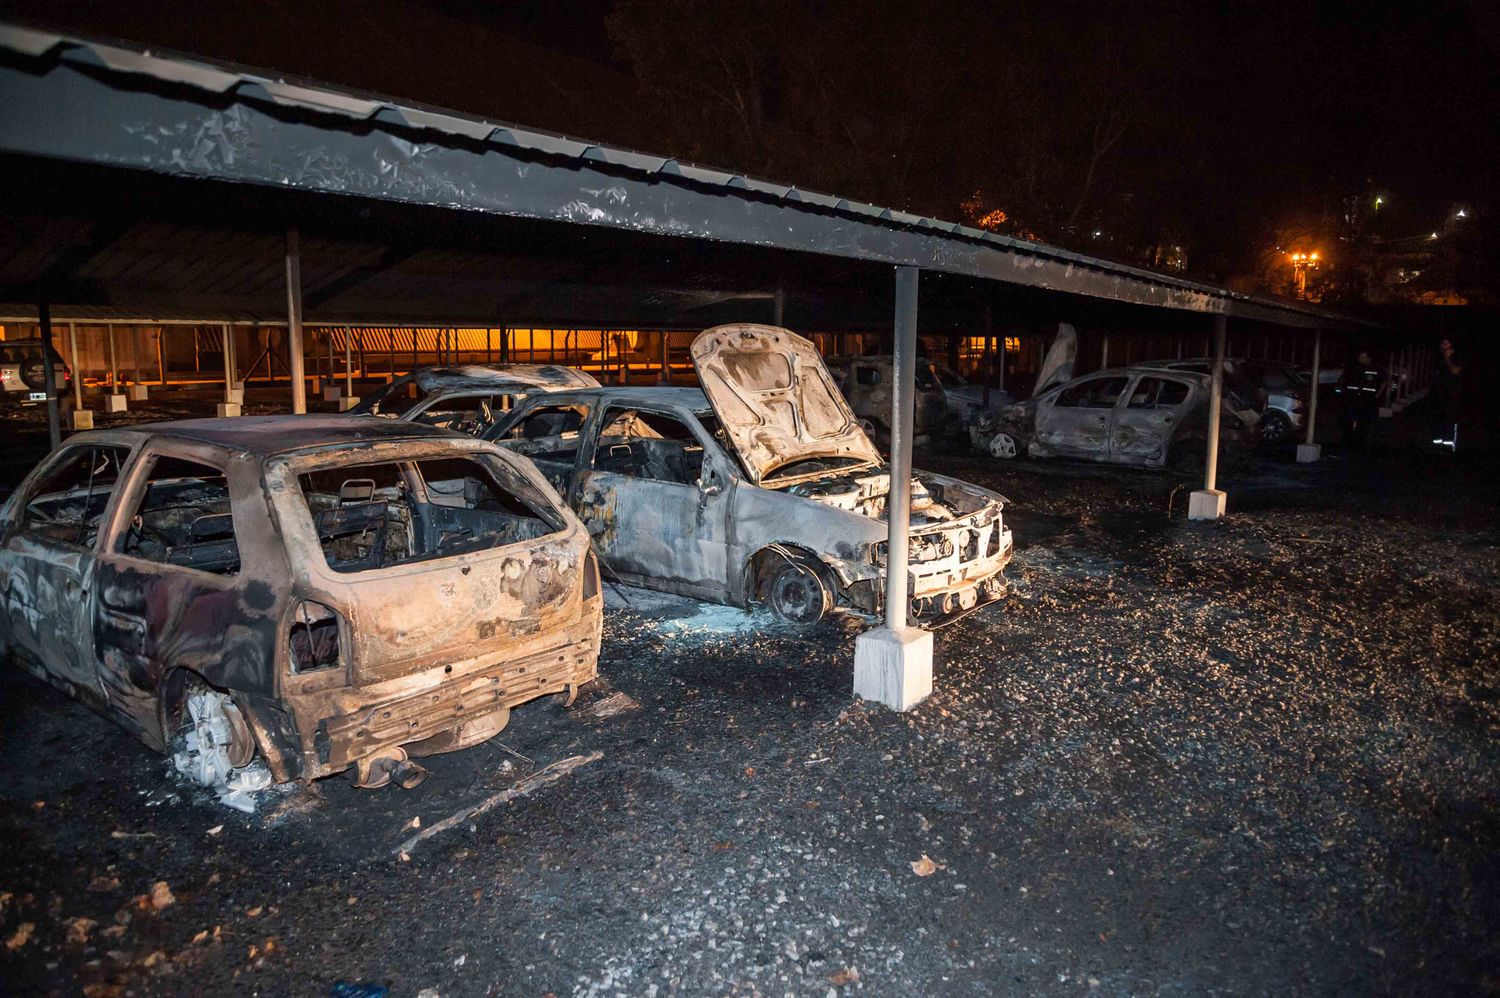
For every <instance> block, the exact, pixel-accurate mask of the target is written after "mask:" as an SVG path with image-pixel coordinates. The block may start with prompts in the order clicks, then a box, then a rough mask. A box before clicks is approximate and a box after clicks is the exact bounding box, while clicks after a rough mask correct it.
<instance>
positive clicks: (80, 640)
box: [0, 436, 141, 712]
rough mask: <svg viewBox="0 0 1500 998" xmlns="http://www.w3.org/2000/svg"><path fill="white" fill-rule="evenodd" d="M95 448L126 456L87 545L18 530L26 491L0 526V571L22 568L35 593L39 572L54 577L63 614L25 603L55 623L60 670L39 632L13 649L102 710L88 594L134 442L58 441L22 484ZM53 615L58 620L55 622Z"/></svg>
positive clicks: (135, 455)
mask: <svg viewBox="0 0 1500 998" xmlns="http://www.w3.org/2000/svg"><path fill="white" fill-rule="evenodd" d="M97 447H115V448H119V449H121V450H124V451H125V452H126V454H125V458H124V460H122V461H121V462H120V472H119V477H118V478H117V479H116V480H115V485H114V489H113V490H112V492H111V493H110V497H109V501H108V502H107V503H105V505H104V509H103V510H101V511H100V514H99V527H98V530H97V531H96V532H95V534H94V542H93V544H92V546H90V547H81V546H79V545H74V544H62V543H60V542H59V543H55V542H47V541H43V540H41V539H39V538H36V537H34V536H32V535H30V534H27V533H25V532H24V531H23V530H22V529H21V519H22V515H24V511H25V508H26V503H27V501H28V500H29V498H30V492H29V491H28V492H26V493H22V494H19V495H18V496H17V497H16V505H15V506H14V507H13V508H14V510H15V511H16V513H17V514H18V515H17V516H16V518H15V520H13V521H12V522H10V523H7V524H5V525H4V535H3V537H0V554H3V557H4V558H5V559H6V560H7V561H10V562H12V567H10V568H7V569H6V570H5V571H4V573H3V574H6V575H9V574H11V573H14V572H17V571H22V572H24V573H25V575H26V579H25V582H24V584H25V585H26V586H28V587H29V588H30V590H31V591H32V592H33V594H35V593H36V592H39V591H40V587H39V586H38V585H37V584H38V583H39V582H41V581H44V579H43V577H44V576H54V577H55V578H54V579H53V580H52V581H51V583H50V586H49V589H50V591H52V592H54V593H55V592H61V593H62V594H63V595H62V597H61V598H60V599H59V600H58V602H59V604H60V605H66V606H67V607H68V608H69V609H68V610H67V612H66V613H63V612H62V611H61V608H60V606H59V608H56V609H50V608H49V607H44V606H38V605H32V606H31V611H32V613H33V614H35V615H36V616H37V618H38V619H50V620H52V621H55V622H59V623H60V624H61V626H55V629H54V630H53V632H52V635H51V636H52V637H53V638H54V639H55V640H56V643H57V645H58V646H59V647H60V648H61V650H62V652H63V655H64V656H65V657H66V659H67V661H66V662H65V664H64V667H63V668H59V667H58V666H57V665H56V664H55V663H54V662H50V661H48V658H47V656H46V655H45V654H44V653H43V652H42V651H41V644H42V642H41V637H42V635H41V634H40V633H38V635H37V640H36V642H35V644H36V647H35V648H32V647H27V648H22V649H17V650H19V651H21V652H22V659H23V661H24V662H25V664H26V665H27V667H28V671H30V672H32V673H33V674H34V675H36V676H37V677H38V678H40V679H42V680H44V681H46V682H48V683H50V684H52V685H54V686H57V687H59V688H60V689H62V690H64V692H67V693H68V694H69V695H71V696H75V697H77V698H78V699H80V700H82V701H84V702H85V703H87V704H89V705H90V706H93V707H95V708H96V709H99V710H101V711H106V712H107V711H108V710H109V708H110V704H109V700H108V696H107V695H106V693H105V691H104V689H103V687H102V685H101V682H100V677H99V675H98V669H97V666H96V664H95V661H96V660H95V656H94V642H93V612H92V593H93V590H94V582H95V575H96V569H97V563H98V555H99V551H100V550H101V547H100V545H101V544H103V543H104V541H105V538H106V537H107V536H108V535H109V528H110V523H111V521H112V520H113V518H114V517H115V515H116V513H117V511H118V509H119V503H120V495H121V493H122V492H123V491H124V487H125V484H126V483H127V482H128V481H129V480H130V476H131V475H132V474H133V473H134V472H133V469H134V468H135V467H136V465H137V462H138V460H139V458H140V451H141V447H140V441H138V440H132V439H129V438H119V437H111V436H101V437H97V438H94V439H91V440H88V441H80V442H78V443H76V444H70V445H64V446H63V447H60V448H58V449H57V450H56V451H54V452H53V453H52V454H51V455H49V456H48V458H47V459H46V461H45V462H44V463H43V464H42V465H41V466H40V467H39V468H38V469H37V470H36V471H35V472H34V473H33V474H32V475H31V476H29V479H28V484H27V488H28V489H32V488H34V483H37V482H40V481H41V480H42V479H43V478H45V477H46V476H47V475H48V474H50V473H51V472H52V471H54V470H56V468H57V467H59V466H60V465H61V464H62V463H63V462H64V461H66V460H67V459H68V458H67V455H69V454H70V453H72V452H75V451H79V450H83V449H92V448H97ZM18 544H19V545H20V549H19V550H18V549H17V545H18ZM22 559H25V560H27V561H30V562H31V563H32V564H33V567H31V568H30V569H25V568H23V567H22V566H21V565H20V564H17V563H18V562H20V561H21V560H22ZM13 585H14V582H13V581H12V580H7V581H6V586H5V591H6V594H7V595H6V599H5V604H6V609H7V612H8V613H10V614H12V615H14V614H15V613H16V612H20V611H19V610H17V609H11V606H12V600H11V599H10V597H9V593H10V592H11V591H12V586H13ZM33 598H36V597H35V596H34V597H33ZM49 610H50V612H49ZM59 618H62V619H61V621H59ZM12 619H14V616H12Z"/></svg>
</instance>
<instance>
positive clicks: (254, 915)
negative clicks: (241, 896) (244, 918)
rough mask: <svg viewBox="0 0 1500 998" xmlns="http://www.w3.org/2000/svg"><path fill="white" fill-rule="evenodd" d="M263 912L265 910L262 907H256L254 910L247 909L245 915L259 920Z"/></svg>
mask: <svg viewBox="0 0 1500 998" xmlns="http://www.w3.org/2000/svg"><path fill="white" fill-rule="evenodd" d="M263 911H265V908H263V907H261V906H260V905H256V906H255V907H254V908H246V909H245V914H247V915H249V916H250V917H251V918H259V917H260V913H261V912H263Z"/></svg>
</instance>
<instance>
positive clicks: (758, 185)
mask: <svg viewBox="0 0 1500 998" xmlns="http://www.w3.org/2000/svg"><path fill="white" fill-rule="evenodd" d="M0 49H8V50H10V51H12V52H15V53H19V54H21V55H24V56H28V57H31V58H56V59H58V60H60V61H62V62H65V63H70V64H74V65H79V66H87V67H92V68H94V69H98V70H105V71H108V72H111V73H120V74H135V75H145V76H149V77H152V78H154V79H156V80H159V81H163V82H168V83H173V84H178V85H182V86H188V87H194V88H198V89H201V90H204V91H206V92H209V93H213V94H219V95H228V96H233V97H234V98H235V99H237V100H240V101H251V102H255V101H259V102H265V103H270V104H274V105H277V106H281V107H292V108H297V109H300V110H303V111H310V112H314V113H316V114H326V115H336V116H340V117H343V118H348V119H354V120H359V121H369V122H372V123H377V124H394V125H400V126H404V127H407V128H417V129H423V130H427V131H431V132H435V133H439V134H442V135H447V136H452V137H455V138H459V139H462V140H465V141H467V142H478V143H493V144H495V145H497V146H509V147H517V148H520V149H523V150H526V151H529V152H533V153H540V154H544V155H548V156H558V157H565V158H571V159H578V160H584V161H590V162H601V163H606V164H609V165H610V166H612V167H615V168H618V169H623V170H629V171H634V172H637V173H640V174H645V175H648V176H649V175H662V176H670V177H673V178H679V179H681V180H687V181H691V182H693V183H696V184H701V185H705V186H707V187H712V188H716V189H719V190H721V191H724V192H729V193H731V194H738V195H742V196H744V195H753V196H754V197H755V198H757V199H764V198H770V199H772V200H774V201H776V202H778V203H780V204H782V205H784V206H786V207H788V208H792V209H798V210H806V209H809V208H813V209H818V210H820V211H824V212H833V213H837V214H844V215H849V216H858V217H860V218H863V219H865V220H868V221H874V222H876V223H879V224H884V225H889V226H892V227H898V228H903V229H913V228H916V229H925V230H929V231H932V232H934V233H938V234H942V235H943V236H945V237H947V238H954V239H962V240H967V241H970V242H976V243H982V244H987V245H992V246H996V247H1001V248H1004V249H1006V250H1010V251H1013V252H1015V253H1019V254H1024V255H1027V256H1031V257H1034V258H1037V259H1045V260H1050V261H1056V262H1060V263H1064V264H1067V265H1069V266H1070V267H1076V268H1080V269H1082V270H1086V271H1090V272H1097V273H1102V274H1105V275H1109V276H1111V277H1115V278H1123V279H1127V280H1134V281H1139V282H1145V283H1149V284H1152V285H1157V286H1160V287H1165V288H1172V289H1178V290H1181V291H1185V292H1191V293H1195V294H1201V295H1205V296H1209V297H1212V298H1217V299H1221V300H1225V301H1231V302H1243V303H1247V304H1252V305H1255V306H1259V307H1261V308H1263V309H1267V310H1270V311H1273V312H1282V313H1288V314H1296V315H1299V316H1311V317H1320V318H1327V319H1328V320H1330V321H1333V322H1337V323H1340V324H1357V323H1358V320H1353V319H1350V318H1348V317H1345V316H1340V315H1336V314H1335V313H1332V312H1329V311H1327V310H1324V309H1320V308H1315V307H1312V306H1309V305H1306V304H1303V303H1297V302H1289V301H1284V300H1281V299H1276V298H1270V297H1266V296H1259V295H1249V294H1245V293H1242V292H1237V291H1234V290H1232V289H1229V288H1225V287H1220V286H1215V285H1209V284H1204V283H1200V282H1197V281H1192V280H1188V279H1185V278H1182V277H1178V276H1175V275H1171V274H1162V273H1157V272H1154V271H1149V270H1146V269H1143V268H1140V267H1135V266H1131V265H1128V264H1121V263H1117V262H1114V261H1111V260H1106V259H1102V258H1098V257H1090V256H1086V255H1083V254H1080V253H1075V252H1072V251H1070V250H1065V249H1061V248H1058V247H1055V246H1050V245H1046V244H1042V243H1035V242H1030V241H1027V240H1021V239H1015V238H1012V237H1009V236H1004V235H1000V234H997V233H993V232H989V231H986V230H983V229H978V228H974V227H971V226H966V225H963V224H961V223H957V222H953V221H950V220H943V219H937V218H930V217H926V216H920V215H913V214H910V213H908V212H903V211H900V210H897V209H894V208H887V207H882V206H880V205H875V204H869V203H866V202H862V201H854V200H850V199H848V198H842V197H837V196H835V195H831V194H824V193H819V192H816V191H808V190H804V189H801V188H797V187H794V186H790V185H787V184H782V183H777V182H773V181H768V180H762V179H759V178H754V177H748V176H745V175H742V174H737V173H733V172H729V171H724V170H717V169H713V168H711V167H706V166H701V165H697V164H691V163H683V162H681V161H678V160H675V159H669V158H665V157H661V156H653V155H650V154H647V153H641V152H636V151H633V150H628V149H621V148H615V147H611V146H605V145H600V144H598V143H590V142H586V141H582V140H579V139H575V138H571V137H569V136H566V135H559V134H554V133H550V132H545V131H540V130H536V129H531V128H525V127H521V126H518V125H514V124H510V123H504V122H493V121H490V120H487V119H484V118H478V117H473V116H468V115H464V114H460V113H457V112H452V111H447V110H441V109H436V108H428V107H421V106H413V105H410V104H402V103H398V102H395V101H391V100H386V99H383V98H379V97H374V96H370V95H359V94H353V93H349V92H346V91H343V90H340V89H339V88H337V87H331V86H327V85H323V84H312V83H308V82H305V81H296V80H288V79H285V78H281V77H275V76H270V75H266V74H264V73H260V72H256V71H254V70H251V69H246V68H242V67H234V66H227V65H220V64H213V63H209V62H206V61H203V60H199V59H194V58H190V57H185V56H180V55H168V54H161V53H156V52H152V51H149V50H136V49H127V48H122V47H120V46H116V45H110V44H104V43H101V42H95V41H89V40H85V39H80V38H76V37H70V36H66V35H61V34H56V33H51V32H46V31H38V30H34V29H30V28H23V27H17V26H13V25H4V24H0Z"/></svg>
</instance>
